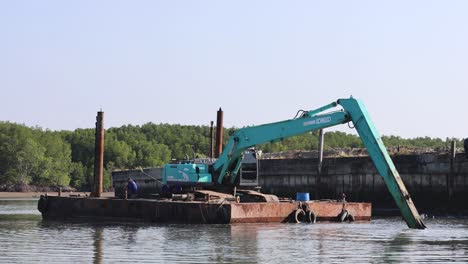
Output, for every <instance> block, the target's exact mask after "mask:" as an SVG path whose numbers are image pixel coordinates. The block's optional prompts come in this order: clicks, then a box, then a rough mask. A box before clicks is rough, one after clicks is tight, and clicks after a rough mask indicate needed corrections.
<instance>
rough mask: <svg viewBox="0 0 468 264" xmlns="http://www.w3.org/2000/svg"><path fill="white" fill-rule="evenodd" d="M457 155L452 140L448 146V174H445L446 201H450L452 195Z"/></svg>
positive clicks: (455, 146)
mask: <svg viewBox="0 0 468 264" xmlns="http://www.w3.org/2000/svg"><path fill="white" fill-rule="evenodd" d="M456 154H457V145H456V142H455V141H454V140H452V142H451V144H450V172H449V174H447V195H448V200H449V201H451V200H452V193H453V177H454V175H453V174H454V173H455V172H454V168H453V167H454V162H455V156H456Z"/></svg>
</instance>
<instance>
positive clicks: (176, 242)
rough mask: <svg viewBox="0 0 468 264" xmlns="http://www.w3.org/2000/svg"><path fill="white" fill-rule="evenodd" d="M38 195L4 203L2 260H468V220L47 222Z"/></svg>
mask: <svg viewBox="0 0 468 264" xmlns="http://www.w3.org/2000/svg"><path fill="white" fill-rule="evenodd" d="M36 205H37V201H36V200H3V201H0V263H31V262H42V263H70V262H74V263H115V262H135V263H136V262H139V263H290V262H292V263H298V262H299V261H301V262H302V261H306V262H307V263H311V262H321V263H392V262H393V263H401V262H405V263H412V262H468V256H467V252H468V219H451V218H440V219H437V218H436V219H426V224H427V226H428V227H429V228H428V229H426V230H410V229H408V228H406V226H405V224H404V223H403V221H401V220H400V219H399V218H383V219H375V220H373V221H371V222H370V223H353V224H338V223H336V224H335V223H328V224H315V225H310V224H243V225H154V224H153V225H147V224H124V223H106V224H103V223H100V224H90V223H79V224H77V223H58V222H43V221H42V220H41V217H40V214H39V212H38V211H37V210H36Z"/></svg>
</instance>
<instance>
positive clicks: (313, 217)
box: [306, 210, 317, 224]
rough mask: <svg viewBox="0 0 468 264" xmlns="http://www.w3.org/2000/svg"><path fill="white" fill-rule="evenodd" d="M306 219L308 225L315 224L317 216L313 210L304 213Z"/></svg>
mask: <svg viewBox="0 0 468 264" xmlns="http://www.w3.org/2000/svg"><path fill="white" fill-rule="evenodd" d="M306 219H307V222H308V223H311V224H315V223H316V222H317V214H316V213H315V212H314V211H313V210H308V211H307V212H306Z"/></svg>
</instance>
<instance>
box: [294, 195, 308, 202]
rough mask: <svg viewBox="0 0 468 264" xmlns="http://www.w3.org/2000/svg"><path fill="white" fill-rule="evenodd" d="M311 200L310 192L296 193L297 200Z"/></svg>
mask: <svg viewBox="0 0 468 264" xmlns="http://www.w3.org/2000/svg"><path fill="white" fill-rule="evenodd" d="M309 200H310V198H309V193H296V201H300V202H307V201H309Z"/></svg>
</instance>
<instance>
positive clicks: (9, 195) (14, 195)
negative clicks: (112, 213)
mask: <svg viewBox="0 0 468 264" xmlns="http://www.w3.org/2000/svg"><path fill="white" fill-rule="evenodd" d="M45 193H46V192H0V199H20V198H21V199H24V198H39V197H40V196H41V195H43V194H45ZM89 194H90V192H62V196H65V197H69V196H81V197H86V196H89ZM47 195H51V196H58V192H47ZM102 197H114V192H104V193H102Z"/></svg>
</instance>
